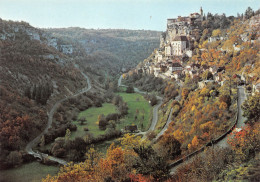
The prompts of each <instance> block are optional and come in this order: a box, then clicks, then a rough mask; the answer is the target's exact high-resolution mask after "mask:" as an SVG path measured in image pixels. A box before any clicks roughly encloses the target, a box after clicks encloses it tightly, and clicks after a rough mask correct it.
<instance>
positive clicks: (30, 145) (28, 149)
mask: <svg viewBox="0 0 260 182" xmlns="http://www.w3.org/2000/svg"><path fill="white" fill-rule="evenodd" d="M81 74H82V75H83V76H84V78H85V79H86V81H87V84H88V86H87V87H86V88H83V89H82V90H80V91H79V92H77V93H76V94H74V95H72V96H70V97H66V98H63V99H61V100H59V101H57V102H56V103H55V104H54V106H53V107H52V108H51V110H50V112H49V114H48V123H47V126H46V128H45V129H44V131H43V132H42V133H41V134H39V135H38V136H37V137H36V138H35V139H33V140H32V141H30V142H29V143H28V144H27V146H26V147H25V150H26V152H27V153H28V154H30V155H33V156H34V157H35V158H40V159H43V158H48V159H49V160H51V161H54V162H57V163H59V164H62V165H66V164H67V162H66V161H65V160H62V159H59V158H56V157H52V156H48V154H44V153H40V152H35V151H33V149H32V148H33V147H35V146H36V145H37V144H38V143H39V141H40V139H41V137H42V136H43V135H44V134H46V133H47V132H48V130H49V128H50V127H51V125H52V122H53V115H54V113H55V111H56V109H57V108H58V106H59V105H60V104H61V103H62V102H64V101H66V100H68V99H70V98H73V97H76V96H78V95H80V94H82V93H85V92H88V91H89V90H90V89H91V88H92V86H91V83H90V80H89V78H88V76H87V75H86V74H85V73H83V72H81Z"/></svg>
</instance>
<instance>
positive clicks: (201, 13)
mask: <svg viewBox="0 0 260 182" xmlns="http://www.w3.org/2000/svg"><path fill="white" fill-rule="evenodd" d="M200 15H201V16H203V9H202V7H200Z"/></svg>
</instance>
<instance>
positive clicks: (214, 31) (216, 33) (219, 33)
mask: <svg viewBox="0 0 260 182" xmlns="http://www.w3.org/2000/svg"><path fill="white" fill-rule="evenodd" d="M220 35H221V30H220V29H216V30H213V32H212V36H213V37H217V36H220Z"/></svg>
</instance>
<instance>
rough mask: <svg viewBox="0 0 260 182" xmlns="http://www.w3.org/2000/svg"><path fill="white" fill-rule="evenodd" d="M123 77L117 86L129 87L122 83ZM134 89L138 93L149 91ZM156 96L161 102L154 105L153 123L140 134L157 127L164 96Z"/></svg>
mask: <svg viewBox="0 0 260 182" xmlns="http://www.w3.org/2000/svg"><path fill="white" fill-rule="evenodd" d="M122 78H123V75H121V76H120V78H119V79H118V82H117V86H118V87H120V86H121V87H127V86H126V85H122ZM134 91H135V92H137V93H140V94H147V92H143V91H140V90H139V89H138V88H134ZM156 98H157V99H158V100H159V103H158V104H156V105H155V106H154V107H153V120H152V123H151V125H150V127H149V129H148V130H147V131H145V132H139V133H138V134H142V135H144V137H145V135H146V134H147V133H148V132H151V131H153V130H154V129H155V126H156V124H157V122H158V110H159V107H161V105H162V97H160V96H156Z"/></svg>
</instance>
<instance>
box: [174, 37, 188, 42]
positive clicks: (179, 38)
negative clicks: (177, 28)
mask: <svg viewBox="0 0 260 182" xmlns="http://www.w3.org/2000/svg"><path fill="white" fill-rule="evenodd" d="M173 41H188V39H187V37H186V36H176V37H175V38H174V39H173Z"/></svg>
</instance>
